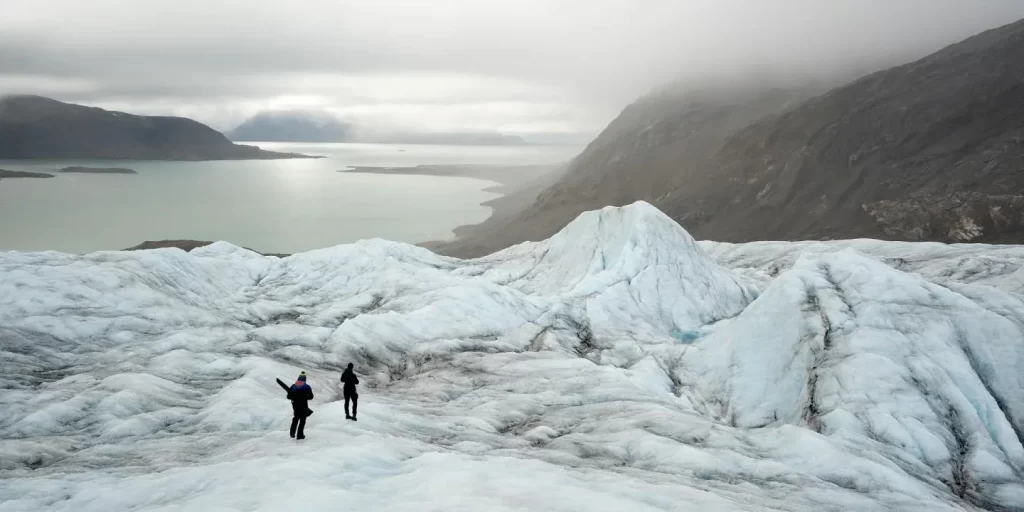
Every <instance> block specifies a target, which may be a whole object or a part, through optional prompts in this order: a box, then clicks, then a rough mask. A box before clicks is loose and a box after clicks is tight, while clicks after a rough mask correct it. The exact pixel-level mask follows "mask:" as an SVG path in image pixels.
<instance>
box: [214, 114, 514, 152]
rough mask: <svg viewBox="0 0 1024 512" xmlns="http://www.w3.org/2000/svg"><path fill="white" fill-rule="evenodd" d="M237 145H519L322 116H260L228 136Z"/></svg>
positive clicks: (493, 136)
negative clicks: (300, 143)
mask: <svg viewBox="0 0 1024 512" xmlns="http://www.w3.org/2000/svg"><path fill="white" fill-rule="evenodd" d="M226 135H227V137H228V138H229V139H231V140H234V141H259V142H373V143H382V144H453V145H494V146H503V145H520V144H527V142H526V141H525V140H524V139H523V138H522V137H518V136H515V135H504V134H501V133H497V132H487V131H479V132H431V131H413V130H408V129H401V130H382V129H379V128H371V127H366V126H356V125H353V124H350V123H345V122H342V121H341V120H339V119H337V118H335V117H333V116H331V115H330V114H326V113H322V112H297V111H273V112H261V113H259V114H256V115H255V116H253V117H251V118H249V119H247V120H246V121H245V122H243V123H242V124H241V125H239V126H238V127H237V128H235V129H234V130H230V131H228V132H227V133H226Z"/></svg>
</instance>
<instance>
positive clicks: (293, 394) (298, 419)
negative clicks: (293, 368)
mask: <svg viewBox="0 0 1024 512" xmlns="http://www.w3.org/2000/svg"><path fill="white" fill-rule="evenodd" d="M288 399H289V400H291V401H292V428H291V430H289V431H288V433H289V435H291V436H292V437H294V438H295V439H305V438H306V434H305V432H304V430H305V429H306V418H308V417H309V415H310V414H313V411H311V410H309V401H310V400H312V399H313V388H311V387H309V384H306V372H302V373H300V374H299V378H298V380H296V381H295V384H292V387H291V388H289V389H288Z"/></svg>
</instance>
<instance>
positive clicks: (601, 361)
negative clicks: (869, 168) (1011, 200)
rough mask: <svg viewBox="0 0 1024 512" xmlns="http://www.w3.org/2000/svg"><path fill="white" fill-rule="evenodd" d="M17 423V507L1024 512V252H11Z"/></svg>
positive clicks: (666, 242) (2, 386)
mask: <svg viewBox="0 0 1024 512" xmlns="http://www.w3.org/2000/svg"><path fill="white" fill-rule="evenodd" d="M680 336H682V337H685V339H684V340H683V341H685V343H681V342H680ZM348 362H353V363H355V365H356V369H357V372H358V373H359V374H360V376H361V380H362V383H363V384H362V386H361V391H360V394H361V404H360V413H361V414H360V419H359V422H358V423H356V422H350V421H345V420H344V412H343V410H342V402H341V401H340V400H339V398H340V395H341V389H340V383H339V382H338V377H339V375H340V372H341V369H342V368H343V367H344V366H345V365H346V364H347V363H348ZM300 370H305V371H307V372H308V373H309V375H310V380H309V381H310V384H311V385H312V386H313V388H314V391H315V392H316V399H315V400H314V401H313V403H312V406H313V409H314V410H316V414H314V416H312V417H311V418H310V420H309V424H308V426H307V435H308V439H306V440H304V441H302V442H301V443H297V442H295V441H292V440H290V439H289V438H288V434H287V432H286V431H287V428H288V423H289V420H290V407H289V405H288V403H287V401H286V400H285V398H284V397H283V396H282V392H281V390H280V388H279V387H278V386H277V384H276V383H275V382H274V378H275V377H280V378H282V379H285V380H288V379H292V378H294V376H295V375H297V374H298V372H299V371H300ZM0 407H2V411H3V414H0V511H7V510H69V511H88V510H103V511H107V510H199V509H201V510H208V511H209V510H268V511H269V510H283V509H293V508H296V507H299V508H301V509H304V510H321V509H336V508H339V507H345V508H349V509H352V510H416V511H417V512H420V511H423V510H446V511H448V510H609V511H611V510H615V511H619V510H921V511H935V510H976V509H992V510H1024V447H1022V444H1021V439H1022V433H1024V248H1022V247H1017V246H984V245H943V244H927V243H897V242H880V241H872V240H852V241H837V242H793V243H782V242H778V243H773V242H762V243H752V244H738V245H736V244H721V243H713V242H696V241H694V240H693V239H692V238H691V237H690V236H689V235H688V234H687V233H686V232H685V231H684V230H683V229H682V228H681V227H680V226H678V225H677V224H675V223H674V222H673V221H672V220H670V219H669V218H667V217H666V216H664V215H663V214H662V213H661V212H659V211H658V210H656V209H655V208H653V207H652V206H650V205H647V204H646V203H636V204H634V205H630V206H628V207H623V208H606V209H603V210H600V211H595V212H589V213H586V214H584V215H582V216H580V217H579V218H578V219H577V220H576V221H574V222H573V223H571V224H570V225H569V226H567V227H566V228H565V229H564V230H563V231H562V232H560V233H559V234H557V235H555V236H554V237H552V238H551V239H549V240H546V241H542V242H536V243H526V244H522V245H519V246H516V247H512V248H509V249H507V250H504V251H501V252H499V253H496V254H493V255H490V256H486V257H483V258H479V259H474V260H457V259H452V258H446V257H441V256H437V255H435V254H433V253H431V252H429V251H427V250H425V249H422V248H418V247H413V246H408V245H404V244H398V243H392V242H387V241H382V240H369V241H363V242H359V243H356V244H351V245H344V246H338V247H333V248H329V249H322V250H317V251H312V252H308V253H303V254H297V255H294V256H291V257H288V258H284V259H278V258H272V257H263V256H260V255H257V254H254V253H252V252H249V251H246V250H244V249H241V248H238V247H235V246H232V245H230V244H226V243H217V244H213V245H211V246H208V247H205V248H201V249H197V250H195V251H192V252H191V253H185V252H182V251H179V250H177V249H158V250H152V251H139V252H99V253H93V254H88V255H69V254H61V253H56V252H43V253H16V252H7V253H0Z"/></svg>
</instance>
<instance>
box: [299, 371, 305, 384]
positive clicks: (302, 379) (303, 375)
mask: <svg viewBox="0 0 1024 512" xmlns="http://www.w3.org/2000/svg"><path fill="white" fill-rule="evenodd" d="M299 380H301V381H302V382H306V372H301V373H299Z"/></svg>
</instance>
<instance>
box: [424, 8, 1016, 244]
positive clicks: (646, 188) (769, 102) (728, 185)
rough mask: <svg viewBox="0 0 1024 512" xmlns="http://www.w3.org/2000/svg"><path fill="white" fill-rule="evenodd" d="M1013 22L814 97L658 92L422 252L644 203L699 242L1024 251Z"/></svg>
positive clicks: (504, 237) (517, 236)
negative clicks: (494, 210) (483, 217)
mask: <svg viewBox="0 0 1024 512" xmlns="http://www.w3.org/2000/svg"><path fill="white" fill-rule="evenodd" d="M1022 62H1024V20H1022V21H1018V22H1016V23H1013V24H1010V25H1007V26H1004V27H1001V28H998V29H994V30H990V31H987V32H984V33H982V34H980V35H977V36H975V37H972V38H969V39H967V40H965V41H963V42H961V43H958V44H955V45H952V46H949V47H947V48H945V49H943V50H941V51H939V52H937V53H935V54H933V55H930V56H928V57H925V58H923V59H920V60H918V61H915V62H912V63H909V64H906V65H902V66H897V67H894V68H891V69H887V70H884V71H880V72H877V73H874V74H871V75H869V76H866V77H863V78H861V79H858V80H855V81H853V82H852V83H849V84H847V85H844V86H841V87H838V88H835V89H832V90H825V91H816V90H814V89H813V88H810V89H803V90H764V89H760V90H759V89H757V88H754V87H746V88H744V87H734V88H728V87H726V88H721V87H720V88H717V89H715V90H713V91H703V92H702V91H694V90H667V91H661V92H658V93H655V94H651V95H649V96H646V97H644V98H641V99H640V100H638V101H637V102H636V103H634V104H632V105H630V106H628V107H627V108H626V109H625V110H624V111H623V112H622V114H621V115H620V116H619V117H618V118H617V119H615V120H614V121H613V122H612V123H611V124H610V125H609V126H608V127H607V128H606V129H605V130H604V132H602V133H601V134H600V135H599V136H598V137H597V139H595V140H594V141H593V142H591V143H590V145H589V146H588V147H587V148H586V150H584V151H583V153H582V154H580V155H579V156H578V157H576V158H575V159H574V160H573V161H572V162H571V163H570V165H569V168H568V169H567V171H566V172H565V174H563V175H562V176H561V177H560V178H559V179H558V181H557V182H555V183H553V184H551V185H550V186H549V187H548V188H547V189H545V190H544V191H543V192H541V193H539V194H538V195H537V197H536V199H535V200H534V201H533V203H532V205H531V206H529V207H528V208H525V209H524V210H523V211H521V212H520V213H519V214H517V215H509V220H507V221H506V222H504V223H503V224H502V225H500V226H494V225H491V226H488V229H487V230H486V232H484V231H477V232H475V233H472V232H471V234H470V235H468V236H466V237H464V238H463V239H462V240H458V241H456V242H454V243H451V244H447V245H442V246H440V248H438V247H437V246H433V247H434V248H435V250H438V251H439V252H442V253H445V254H454V255H459V256H474V255H480V254H485V253H488V252H491V251H493V250H497V249H500V248H502V247H506V246H508V245H511V244H514V243H518V242H521V241H524V240H540V239H544V238H547V237H549V236H551V235H552V234H554V233H555V232H557V231H558V230H559V229H561V228H562V227H563V226H565V225H566V224H567V223H568V222H569V221H571V220H572V219H573V218H575V217H576V216H577V215H578V214H580V213H582V212H584V211H587V210H592V209H595V208H600V207H602V206H607V205H625V204H629V203H632V202H634V201H636V200H646V201H648V202H651V203H653V204H654V205H656V206H658V207H659V208H661V209H662V210H663V211H665V212H666V213H668V214H669V215H671V216H672V217H673V218H674V219H675V220H677V221H679V222H680V223H681V224H682V225H683V226H684V227H686V229H687V230H689V231H690V233H692V234H694V235H695V236H697V237H699V238H704V239H711V240H719V241H735V242H746V241H755V240H798V239H838V238H857V237H867V238H879V239H890V240H911V241H924V240H931V241H942V242H987V243H1024V65H1021V63H1022Z"/></svg>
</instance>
